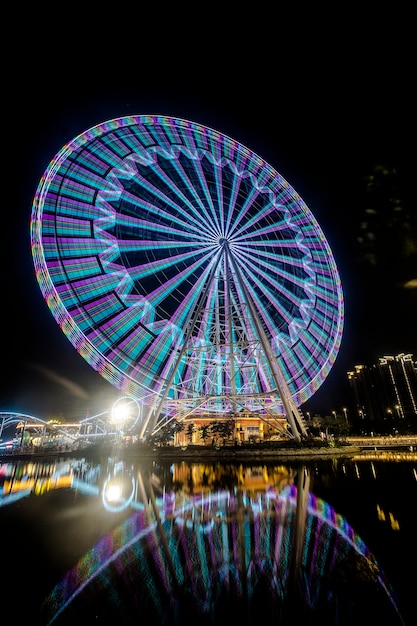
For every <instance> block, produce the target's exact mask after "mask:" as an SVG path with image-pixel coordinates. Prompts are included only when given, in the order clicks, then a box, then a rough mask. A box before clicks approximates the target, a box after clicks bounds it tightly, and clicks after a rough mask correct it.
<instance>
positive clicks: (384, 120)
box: [0, 5, 417, 418]
mask: <svg viewBox="0 0 417 626" xmlns="http://www.w3.org/2000/svg"><path fill="white" fill-rule="evenodd" d="M261 7H262V5H261V6H260V7H258V8H257V10H258V13H255V14H250V15H247V16H243V17H242V16H241V15H240V16H237V17H236V16H235V15H234V17H233V18H232V17H229V18H225V17H224V16H223V15H222V14H219V13H217V11H215V10H214V9H213V10H212V14H208V15H207V14H205V16H204V18H201V17H197V16H195V17H193V16H188V21H187V20H185V19H184V16H181V15H180V14H179V13H177V12H176V13H175V14H174V13H173V14H172V15H169V14H165V13H164V11H161V13H162V14H163V15H158V14H156V13H153V12H152V10H150V11H149V13H148V15H144V14H143V12H142V11H139V10H138V11H137V12H136V13H132V12H131V11H125V12H124V13H123V14H120V15H117V14H116V15H114V16H111V15H106V16H105V15H103V14H101V13H100V15H99V16H97V15H94V14H93V15H90V16H85V15H77V12H76V10H75V14H74V15H73V14H71V15H68V16H66V17H65V19H63V18H62V19H61V18H60V19H59V20H54V19H53V20H52V22H48V26H46V23H47V20H45V16H42V15H39V14H38V13H36V14H35V13H34V14H33V15H32V16H27V19H28V23H29V22H30V23H31V24H32V28H31V36H30V37H28V33H27V32H23V31H22V29H21V27H17V26H16V24H17V23H18V21H17V18H16V21H14V22H12V23H14V28H13V32H14V36H13V43H12V48H10V47H9V48H8V50H7V63H6V68H5V72H4V76H3V81H2V83H3V94H4V95H3V99H4V102H3V108H4V110H5V112H4V114H3V115H4V117H3V129H4V132H3V159H4V160H3V163H4V165H3V190H4V191H6V193H5V194H3V207H2V213H3V227H2V235H1V238H2V246H1V254H2V263H1V281H2V285H3V290H2V306H1V320H2V346H3V349H2V357H3V358H2V378H1V386H0V410H1V411H4V410H17V411H21V412H23V413H28V414H31V415H35V416H38V417H42V418H50V417H54V416H58V415H60V416H63V417H67V418H77V417H83V416H84V415H85V414H86V413H87V412H90V413H93V412H99V411H105V410H107V409H108V406H109V404H110V403H111V402H112V401H113V400H114V399H115V398H116V397H117V395H118V392H117V390H115V389H113V388H112V387H111V385H110V384H109V383H107V382H106V381H105V380H104V379H103V378H101V376H100V375H99V374H98V373H96V372H94V371H93V370H92V369H91V367H90V366H89V365H88V364H87V363H86V362H85V361H84V360H83V359H82V358H81V357H80V356H79V355H78V354H77V353H76V351H75V349H74V348H73V347H72V345H71V344H70V343H69V341H68V340H67V339H66V337H65V336H64V335H63V333H62V332H61V331H60V329H59V328H58V326H57V324H56V322H55V320H54V319H53V317H52V314H51V313H50V312H49V310H48V308H47V306H46V304H45V302H44V300H43V297H42V295H41V293H40V290H39V287H38V285H37V282H36V279H35V276H34V271H33V265H32V257H31V250H30V238H29V228H30V214H31V207H32V201H33V197H34V194H35V191H36V188H37V185H38V182H39V179H40V178H41V176H42V174H43V172H44V171H45V169H46V167H47V166H48V164H49V162H50V161H51V159H52V158H53V157H54V156H55V154H56V153H57V152H58V151H59V149H60V148H61V147H62V146H63V145H64V144H65V143H66V142H68V141H69V140H71V139H72V138H73V137H75V136H76V135H77V134H79V133H81V132H83V131H84V130H86V129H87V128H90V127H91V126H94V125H96V124H98V123H100V122H103V121H105V120H107V119H111V118H114V117H119V116H123V115H132V114H162V115H170V116H177V117H181V118H185V119H190V120H193V121H196V122H199V123H201V124H204V125H207V126H210V127H212V128H215V129H217V130H219V131H220V132H223V133H225V134H227V135H230V136H231V137H233V138H234V139H236V140H237V141H239V142H241V143H243V144H245V145H246V146H248V148H250V149H251V150H253V151H254V152H257V153H258V154H259V155H260V156H261V157H263V158H264V159H265V160H266V161H267V162H269V164H270V165H272V166H273V167H274V168H275V169H276V170H278V172H279V173H280V174H282V175H283V176H284V178H286V179H287V181H288V182H289V183H290V184H291V185H292V187H294V189H295V190H296V191H297V192H298V193H299V194H300V195H301V197H302V198H303V199H304V201H305V202H306V203H307V205H308V207H309V208H310V210H311V211H312V213H313V214H314V216H315V217H316V219H317V220H318V222H319V224H320V225H321V227H322V228H323V230H324V233H325V235H326V237H327V239H328V241H329V244H330V246H331V248H332V251H333V254H334V257H335V260H336V263H337V265H338V269H339V272H340V275H341V278H342V285H343V290H344V294H345V308H346V310H345V332H344V336H343V340H342V346H341V350H340V353H339V356H338V359H337V361H336V364H335V366H334V368H333V370H332V372H331V374H330V375H329V377H328V379H327V380H326V382H325V384H324V385H323V386H322V388H321V389H320V390H319V391H318V392H317V393H316V394H315V396H314V398H313V399H312V400H310V402H309V403H308V406H307V407H305V409H306V410H308V409H310V410H319V412H324V411H328V410H332V409H340V407H341V406H343V405H344V404H345V402H346V399H345V393H346V385H347V382H346V372H347V371H348V370H350V369H352V368H353V366H354V365H355V364H358V363H373V362H375V361H377V359H378V358H379V356H383V355H386V354H398V353H400V352H407V353H410V352H411V353H413V354H414V355H415V357H417V331H416V319H417V288H416V287H414V289H406V288H405V287H404V285H405V283H406V281H410V280H411V279H413V278H414V280H415V279H417V261H416V248H417V234H416V212H417V203H416V194H415V190H414V186H415V171H416V165H417V161H416V157H415V145H416V123H415V111H416V110H417V107H416V104H417V103H416V96H415V93H414V92H415V89H414V86H415V80H416V66H415V47H414V41H415V40H414V34H413V33H411V23H413V21H412V19H411V16H407V15H403V14H401V13H400V12H398V13H397V14H396V13H395V12H394V13H393V12H390V14H389V15H388V14H387V15H386V16H385V15H381V14H379V15H377V16H372V19H371V18H369V20H367V21H366V23H365V21H364V18H363V16H362V17H361V19H354V18H353V17H350V18H347V17H346V16H341V15H340V16H329V15H327V16H324V15H323V16H320V15H317V14H316V15H314V16H306V15H305V14H304V15H303V16H302V18H300V15H297V14H294V15H291V16H288V17H286V16H285V17H284V16H283V15H282V14H280V13H279V12H278V11H277V10H276V9H274V10H273V11H272V13H271V11H270V9H268V11H269V12H267V11H266V10H264V11H262V10H261ZM324 18H326V19H327V22H326V24H327V25H325V23H324V22H323V20H324ZM18 50H20V53H19V54H17V51H18ZM370 183H372V184H370ZM375 207H376V209H377V210H376V213H375ZM370 232H371V233H373V235H374V239H370V238H369V233H370ZM364 234H366V237H365V240H364V241H363V242H362V243H360V242H359V238H360V237H363V236H364ZM375 236H376V239H375Z"/></svg>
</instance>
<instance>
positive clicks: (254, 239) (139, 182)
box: [31, 116, 343, 436]
mask: <svg viewBox="0 0 417 626" xmlns="http://www.w3.org/2000/svg"><path fill="white" fill-rule="evenodd" d="M31 240H32V248H33V258H34V263H35V268H36V272H37V278H38V281H39V285H40V288H41V290H42V293H43V295H44V297H45V299H46V301H47V303H48V306H49V308H50V310H51V312H52V314H53V315H54V317H55V319H56V321H57V322H58V323H59V324H60V326H61V328H62V330H63V332H64V333H65V334H66V335H67V337H68V339H69V340H70V341H71V343H72V344H73V345H74V346H75V347H76V349H77V350H78V351H79V353H80V354H81V355H82V356H83V357H84V358H85V359H86V360H87V361H88V363H89V364H90V365H91V366H92V367H93V368H94V369H95V370H97V371H98V372H100V373H101V374H102V375H103V376H104V377H105V378H106V379H107V380H109V381H110V382H111V383H112V384H114V385H115V386H116V387H117V388H119V389H121V390H122V391H123V392H124V393H126V394H128V395H129V396H132V397H135V398H138V399H140V400H141V402H142V403H143V404H144V405H145V407H147V411H148V412H147V415H146V414H145V413H144V419H143V428H144V429H146V428H147V429H148V431H149V430H152V429H153V428H155V426H156V424H157V423H158V420H159V418H160V417H161V416H162V415H165V416H167V415H170V416H177V417H178V416H185V415H189V414H191V413H193V412H198V413H200V414H201V413H204V414H207V413H210V414H211V413H219V414H229V415H230V414H232V415H233V414H235V413H237V412H238V411H240V410H241V409H242V408H246V409H248V410H249V411H251V412H257V413H259V414H260V415H261V414H267V415H272V416H275V415H278V414H285V415H286V417H287V420H288V424H289V426H290V428H291V430H292V431H293V433H294V434H295V435H296V436H299V434H300V433H301V434H305V428H304V425H303V421H302V418H301V414H300V412H299V409H298V407H299V406H300V405H301V404H302V403H303V402H305V401H306V400H308V398H310V397H311V396H312V395H313V394H314V392H315V391H316V390H317V389H318V388H319V387H320V386H321V384H322V383H323V381H324V380H325V379H326V377H327V375H328V373H329V372H330V369H331V367H332V365H333V363H334V361H335V359H336V356H337V354H338V350H339V346H340V341H341V336H342V331H343V297H342V288H341V283H340V279H339V275H338V271H337V268H336V264H335V262H334V259H333V255H332V252H331V250H330V247H329V245H328V243H327V241H326V238H325V237H324V234H323V232H322V230H321V228H320V226H319V224H318V223H317V221H316V220H315V218H314V216H313V215H312V213H311V212H310V210H309V209H308V207H307V206H306V205H305V203H304V202H303V200H302V199H301V198H300V196H299V195H298V194H297V193H296V192H295V191H294V189H292V187H291V186H290V185H289V184H288V183H287V182H286V181H285V180H284V179H283V178H282V176H280V174H278V172H276V171H275V170H274V169H273V168H272V167H271V166H270V165H268V164H267V163H265V161H263V160H262V159H261V158H260V157H259V156H257V155H256V154H254V153H253V152H251V151H250V150H249V149H248V148H246V147H245V146H243V145H241V144H239V143H238V142H237V141H235V140H233V139H231V138H230V137H227V136H225V135H222V134H220V133H219V132H216V131H214V130H212V129H210V128H207V127H204V126H201V125H198V124H195V123H192V122H188V121H185V120H181V119H175V118H168V117H157V116H132V117H123V118H119V119H114V120H110V121H108V122H105V123H102V124H99V125H97V126H95V127H93V128H91V129H89V130H87V131H86V132H84V133H82V134H81V135H79V136H78V137H76V138H75V139H74V140H73V141H71V142H70V143H68V144H67V145H66V146H64V147H63V148H62V149H61V151H60V152H59V153H58V154H57V155H56V157H55V158H54V159H53V160H52V162H51V163H50V165H49V167H48V168H47V170H46V172H45V174H44V176H43V178H42V180H41V181H40V184H39V187H38V189H37V193H36V196H35V199H34V204H33V209H32V226H31Z"/></svg>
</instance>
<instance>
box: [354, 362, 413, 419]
mask: <svg viewBox="0 0 417 626" xmlns="http://www.w3.org/2000/svg"><path fill="white" fill-rule="evenodd" d="M348 380H349V384H350V387H351V390H352V394H353V402H354V408H355V415H354V417H355V418H356V419H358V420H360V419H367V420H376V421H380V420H386V419H399V420H406V421H407V422H408V421H410V422H411V423H413V421H414V420H417V363H416V362H415V361H413V355H412V354H403V353H402V354H398V355H397V356H384V357H381V358H380V359H379V363H376V364H374V365H370V366H367V365H355V369H354V370H353V371H351V372H348ZM352 417H353V416H352ZM414 423H415V422H414Z"/></svg>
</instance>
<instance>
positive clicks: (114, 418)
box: [110, 396, 140, 438]
mask: <svg viewBox="0 0 417 626" xmlns="http://www.w3.org/2000/svg"><path fill="white" fill-rule="evenodd" d="M139 418H140V406H139V403H138V402H137V400H135V399H134V398H130V397H128V396H124V397H123V398H119V399H118V400H116V402H115V403H114V404H113V407H112V410H111V416H110V421H111V422H112V423H113V424H114V426H115V427H116V431H117V434H118V435H119V437H120V438H121V437H122V436H123V435H124V431H125V429H126V430H127V431H131V430H132V429H133V427H134V425H135V424H136V422H137V421H138V420H139Z"/></svg>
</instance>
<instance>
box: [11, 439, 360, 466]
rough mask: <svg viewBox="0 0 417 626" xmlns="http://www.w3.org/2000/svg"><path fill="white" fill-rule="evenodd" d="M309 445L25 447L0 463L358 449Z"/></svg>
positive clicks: (298, 454)
mask: <svg viewBox="0 0 417 626" xmlns="http://www.w3.org/2000/svg"><path fill="white" fill-rule="evenodd" d="M315 443H316V445H312V443H311V442H310V444H307V443H300V444H293V446H290V445H287V444H288V442H284V443H283V444H279V443H275V444H274V445H270V444H268V443H264V444H248V445H240V446H223V447H218V446H203V445H189V446H182V447H180V446H161V447H153V448H151V447H150V446H147V445H146V444H137V445H131V446H125V447H121V446H102V445H94V444H93V445H91V446H86V447H83V448H77V449H64V448H57V449H55V448H54V449H43V450H40V449H26V450H10V451H7V452H5V453H3V454H0V463H7V462H8V461H11V460H13V461H15V460H31V459H34V458H36V459H38V460H41V459H51V458H65V457H67V458H69V457H71V458H81V457H82V458H94V457H96V458H97V457H102V456H113V455H116V454H119V455H123V457H125V458H129V457H131V458H136V459H155V460H156V459H160V460H173V461H181V460H185V461H189V460H190V459H191V460H192V459H195V460H198V461H200V460H205V459H208V460H217V459H218V460H222V461H224V460H230V461H251V460H259V459H267V460H280V459H283V460H284V459H293V460H298V459H300V460H306V459H316V458H333V457H340V456H343V457H351V456H354V455H355V454H358V453H359V452H360V451H361V448H360V447H359V446H355V445H352V444H349V443H348V444H346V445H341V444H335V443H334V442H329V443H326V445H323V444H321V445H318V444H317V442H315Z"/></svg>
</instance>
